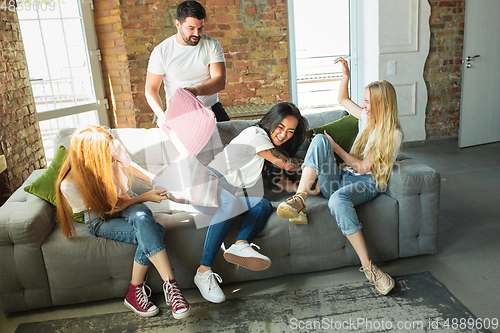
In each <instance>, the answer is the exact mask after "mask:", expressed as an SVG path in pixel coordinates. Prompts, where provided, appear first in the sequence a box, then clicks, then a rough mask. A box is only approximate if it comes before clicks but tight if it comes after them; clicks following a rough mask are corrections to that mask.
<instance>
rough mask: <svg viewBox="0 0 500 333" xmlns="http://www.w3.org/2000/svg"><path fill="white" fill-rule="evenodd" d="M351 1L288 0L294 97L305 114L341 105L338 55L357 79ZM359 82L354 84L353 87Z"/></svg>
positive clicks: (291, 77) (353, 78)
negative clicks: (335, 62)
mask: <svg viewBox="0 0 500 333" xmlns="http://www.w3.org/2000/svg"><path fill="white" fill-rule="evenodd" d="M350 2H351V1H349V0H315V1H314V5H313V6H312V5H311V1H308V0H288V18H289V39H290V48H289V49H290V57H289V59H290V85H291V100H292V101H293V102H294V103H295V104H297V105H298V107H299V108H300V110H301V111H302V112H303V113H313V112H320V111H325V110H332V109H336V108H339V104H338V102H337V96H338V88H339V84H340V79H341V77H342V69H341V66H340V65H334V64H333V62H334V60H335V58H337V57H339V56H342V57H345V58H346V59H347V60H348V62H349V63H350V64H349V67H350V69H351V82H352V80H355V78H356V73H355V70H356V69H355V66H352V65H355V63H354V62H352V61H351V59H354V57H353V54H354V51H355V50H354V47H353V45H356V44H355V43H354V42H353V38H354V37H355V34H354V33H353V29H351V26H352V24H351V23H353V21H354V20H353V19H352V17H354V16H353V10H352V8H351V3H350ZM355 86H356V84H355V83H353V84H352V87H355Z"/></svg>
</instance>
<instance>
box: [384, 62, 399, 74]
mask: <svg viewBox="0 0 500 333" xmlns="http://www.w3.org/2000/svg"><path fill="white" fill-rule="evenodd" d="M397 66H398V65H397V61H396V60H391V61H388V62H387V75H392V76H394V75H396V74H397V72H398V70H397Z"/></svg>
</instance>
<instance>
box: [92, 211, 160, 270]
mask: <svg viewBox="0 0 500 333" xmlns="http://www.w3.org/2000/svg"><path fill="white" fill-rule="evenodd" d="M120 213H121V216H120V217H109V218H106V219H105V220H103V219H101V217H100V216H99V214H96V213H94V212H90V220H89V213H88V212H87V211H86V212H85V224H87V227H88V228H89V231H90V233H91V234H92V235H94V236H97V237H102V238H108V239H113V240H117V241H120V242H124V243H131V244H137V245H138V246H137V250H136V251H135V256H134V260H135V262H136V263H138V264H139V265H142V266H150V265H151V261H149V259H148V258H149V257H151V256H152V255H154V254H157V253H159V252H161V251H162V250H164V249H165V243H164V242H163V236H164V235H165V228H163V226H162V225H161V224H159V223H158V222H156V221H155V219H154V218H153V213H152V212H151V210H150V209H149V208H148V206H146V205H145V204H144V203H137V204H134V205H131V206H129V207H127V208H125V209H124V210H122V211H121V212H120Z"/></svg>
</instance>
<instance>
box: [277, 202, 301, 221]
mask: <svg viewBox="0 0 500 333" xmlns="http://www.w3.org/2000/svg"><path fill="white" fill-rule="evenodd" d="M276 214H278V216H279V217H281V218H284V219H291V218H297V217H298V216H299V212H297V210H296V209H295V208H293V207H290V206H289V205H286V204H280V205H279V206H278V209H277V210H276Z"/></svg>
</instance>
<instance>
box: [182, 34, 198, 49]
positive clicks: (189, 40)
mask: <svg viewBox="0 0 500 333" xmlns="http://www.w3.org/2000/svg"><path fill="white" fill-rule="evenodd" d="M181 37H182V40H183V41H184V43H186V44H187V45H189V46H196V45H198V43H199V42H200V39H201V36H189V37H184V36H183V35H181Z"/></svg>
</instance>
